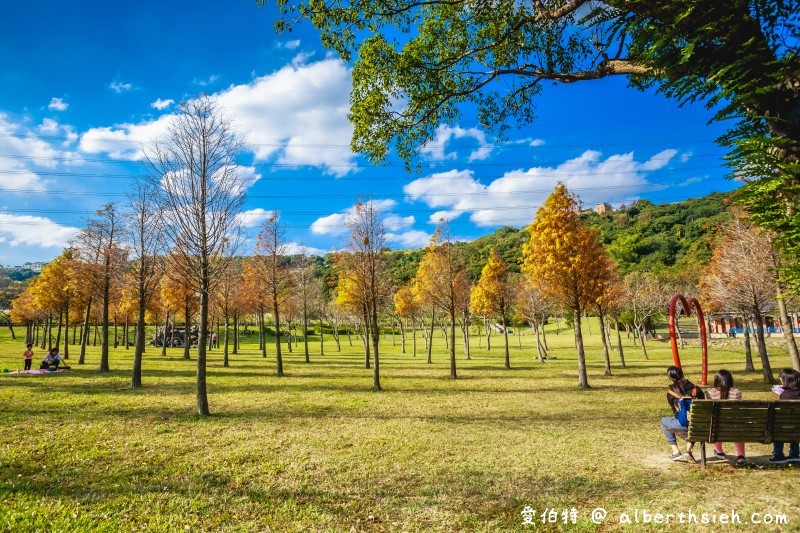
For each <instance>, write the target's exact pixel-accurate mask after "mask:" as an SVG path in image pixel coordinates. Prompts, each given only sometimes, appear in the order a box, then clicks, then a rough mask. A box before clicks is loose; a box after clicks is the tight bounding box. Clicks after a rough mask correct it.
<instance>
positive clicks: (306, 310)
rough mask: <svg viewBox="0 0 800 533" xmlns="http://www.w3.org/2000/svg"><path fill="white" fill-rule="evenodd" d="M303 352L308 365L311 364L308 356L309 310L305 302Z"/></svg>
mask: <svg viewBox="0 0 800 533" xmlns="http://www.w3.org/2000/svg"><path fill="white" fill-rule="evenodd" d="M320 342H321V340H320ZM303 350H304V352H305V355H306V363H310V362H311V359H310V358H309V356H308V309H307V308H306V304H305V301H303Z"/></svg>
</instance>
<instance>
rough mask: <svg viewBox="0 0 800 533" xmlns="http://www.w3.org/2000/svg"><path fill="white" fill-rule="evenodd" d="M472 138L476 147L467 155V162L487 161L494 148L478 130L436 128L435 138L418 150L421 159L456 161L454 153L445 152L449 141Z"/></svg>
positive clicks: (444, 126)
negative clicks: (476, 144) (476, 142)
mask: <svg viewBox="0 0 800 533" xmlns="http://www.w3.org/2000/svg"><path fill="white" fill-rule="evenodd" d="M463 138H473V139H475V140H476V141H478V147H477V148H476V149H474V150H472V151H471V152H470V154H469V157H468V159H469V161H481V160H484V159H487V158H488V157H489V156H490V155H491V154H492V149H493V148H494V147H493V146H492V145H491V144H489V143H488V142H487V141H486V134H485V133H484V132H483V131H481V130H479V129H478V128H469V129H464V128H461V127H458V126H456V127H451V126H446V125H441V126H439V127H438V128H436V137H435V138H434V139H433V140H432V141H431V142H429V143H426V144H425V145H423V146H422V148H421V149H420V152H421V154H422V156H423V157H426V158H427V159H430V160H432V161H444V160H447V159H457V158H458V154H457V153H456V152H446V151H445V150H446V148H447V143H448V142H450V140H451V139H463Z"/></svg>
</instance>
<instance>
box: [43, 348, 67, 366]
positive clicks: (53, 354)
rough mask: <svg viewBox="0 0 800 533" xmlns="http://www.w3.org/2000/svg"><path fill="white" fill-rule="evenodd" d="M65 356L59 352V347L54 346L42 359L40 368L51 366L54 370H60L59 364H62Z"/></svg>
mask: <svg viewBox="0 0 800 533" xmlns="http://www.w3.org/2000/svg"><path fill="white" fill-rule="evenodd" d="M62 360H63V358H62V357H61V354H60V353H58V348H52V349H51V350H50V351H49V352H47V355H45V356H44V359H42V364H41V365H39V370H50V369H51V368H52V369H54V370H58V365H60V364H61V361H62Z"/></svg>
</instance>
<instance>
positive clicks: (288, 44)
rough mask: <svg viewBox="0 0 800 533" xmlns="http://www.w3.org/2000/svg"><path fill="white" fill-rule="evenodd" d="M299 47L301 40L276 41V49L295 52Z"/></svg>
mask: <svg viewBox="0 0 800 533" xmlns="http://www.w3.org/2000/svg"><path fill="white" fill-rule="evenodd" d="M299 46H300V39H294V40H291V41H275V47H276V48H285V49H286V50H294V49H295V48H297V47H299Z"/></svg>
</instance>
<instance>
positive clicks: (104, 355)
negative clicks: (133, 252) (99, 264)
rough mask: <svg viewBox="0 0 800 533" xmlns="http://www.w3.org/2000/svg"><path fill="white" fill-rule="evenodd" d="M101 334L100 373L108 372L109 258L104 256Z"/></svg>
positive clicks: (107, 255) (108, 255)
mask: <svg viewBox="0 0 800 533" xmlns="http://www.w3.org/2000/svg"><path fill="white" fill-rule="evenodd" d="M103 269H104V276H103V332H102V335H101V337H100V343H101V344H100V372H109V371H110V370H111V369H110V368H109V366H108V316H109V315H108V312H109V304H110V303H111V302H110V300H111V294H110V291H111V256H110V254H106V257H105V262H104V265H103Z"/></svg>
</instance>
